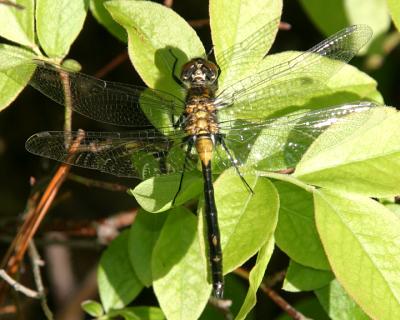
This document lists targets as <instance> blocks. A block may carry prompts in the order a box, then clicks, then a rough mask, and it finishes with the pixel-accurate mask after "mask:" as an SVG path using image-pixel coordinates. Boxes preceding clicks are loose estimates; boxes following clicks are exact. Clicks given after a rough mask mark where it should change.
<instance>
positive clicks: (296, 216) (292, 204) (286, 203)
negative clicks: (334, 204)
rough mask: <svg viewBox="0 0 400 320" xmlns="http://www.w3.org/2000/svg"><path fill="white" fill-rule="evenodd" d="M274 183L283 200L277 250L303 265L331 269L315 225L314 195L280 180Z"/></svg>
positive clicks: (276, 234)
mask: <svg viewBox="0 0 400 320" xmlns="http://www.w3.org/2000/svg"><path fill="white" fill-rule="evenodd" d="M274 184H275V187H276V188H277V189H278V192H279V198H280V209H279V219H278V225H277V227H276V231H275V239H276V243H277V245H278V247H279V248H280V249H281V250H282V251H284V252H285V253H286V254H287V255H288V256H289V257H290V258H291V259H293V260H294V261H296V262H298V263H300V264H302V265H305V266H308V267H312V268H315V269H323V270H329V269H330V267H329V263H328V260H327V259H326V256H325V253H324V249H323V247H322V244H321V241H320V239H319V235H318V233H317V229H316V226H315V221H314V206H313V199H312V194H310V193H309V192H306V191H305V190H303V189H301V188H299V187H297V186H295V185H293V184H290V183H287V182H282V181H277V182H275V183H274Z"/></svg>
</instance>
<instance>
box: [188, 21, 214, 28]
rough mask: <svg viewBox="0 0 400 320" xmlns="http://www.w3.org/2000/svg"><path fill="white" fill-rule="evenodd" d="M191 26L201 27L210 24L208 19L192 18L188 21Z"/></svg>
mask: <svg viewBox="0 0 400 320" xmlns="http://www.w3.org/2000/svg"><path fill="white" fill-rule="evenodd" d="M188 23H189V25H191V26H192V27H193V28H202V27H204V26H208V25H209V24H210V19H194V20H189V21H188Z"/></svg>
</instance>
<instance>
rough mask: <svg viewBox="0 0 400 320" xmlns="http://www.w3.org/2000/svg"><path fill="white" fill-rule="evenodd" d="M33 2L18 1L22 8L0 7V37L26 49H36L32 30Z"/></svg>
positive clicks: (26, 0)
mask: <svg viewBox="0 0 400 320" xmlns="http://www.w3.org/2000/svg"><path fill="white" fill-rule="evenodd" d="M34 3H35V2H34V1H33V0H19V1H18V4H20V5H22V6H23V7H24V8H23V9H22V10H19V9H17V8H14V7H12V6H7V5H0V21H1V24H0V36H1V37H3V38H6V39H8V40H10V41H13V42H16V43H19V44H22V45H24V46H27V47H31V48H33V47H36V44H35V30H34V21H35V19H34V13H33V10H34Z"/></svg>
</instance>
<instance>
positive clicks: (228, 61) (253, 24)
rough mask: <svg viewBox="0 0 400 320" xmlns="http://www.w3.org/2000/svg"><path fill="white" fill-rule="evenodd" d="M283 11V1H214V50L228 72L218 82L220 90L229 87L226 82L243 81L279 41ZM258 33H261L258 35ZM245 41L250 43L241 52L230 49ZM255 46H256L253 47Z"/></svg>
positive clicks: (212, 2)
mask: <svg viewBox="0 0 400 320" xmlns="http://www.w3.org/2000/svg"><path fill="white" fill-rule="evenodd" d="M281 12H282V0H272V1H267V2H266V1H264V0H253V1H231V0H219V1H215V0H214V1H210V27H211V35H212V39H213V45H214V51H215V54H216V57H217V63H218V64H221V63H222V62H224V63H223V67H224V69H225V70H222V71H223V73H222V74H221V76H220V77H219V79H218V83H219V87H220V89H223V88H224V87H225V86H224V83H225V81H224V79H227V80H229V82H233V81H234V80H239V79H240V78H242V77H243V76H244V75H245V74H246V71H248V70H249V69H250V67H251V65H254V64H256V63H259V62H260V61H261V60H262V58H263V57H264V56H265V54H266V53H267V52H268V51H269V49H270V48H271V46H272V43H273V41H274V39H275V35H276V33H277V31H278V24H279V18H280V16H281ZM256 30H259V32H257V34H254V32H255V31H256ZM244 40H246V41H247V42H245V43H244V44H243V45H242V46H240V48H239V47H237V49H239V50H230V48H231V47H232V46H234V45H237V44H238V43H242V42H243V41H244ZM255 40H257V41H255ZM255 43H257V46H256V47H254V46H253V45H254V44H255ZM226 50H229V52H227V51H226ZM222 58H223V61H222ZM238 62H239V63H238ZM240 65H241V66H242V67H240ZM221 66H222V65H221ZM243 67H244V68H243Z"/></svg>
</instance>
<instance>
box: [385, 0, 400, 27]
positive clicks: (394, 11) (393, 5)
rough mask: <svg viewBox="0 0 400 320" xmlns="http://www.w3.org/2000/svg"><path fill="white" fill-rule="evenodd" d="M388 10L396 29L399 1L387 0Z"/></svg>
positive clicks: (398, 25)
mask: <svg viewBox="0 0 400 320" xmlns="http://www.w3.org/2000/svg"><path fill="white" fill-rule="evenodd" d="M387 3H388V6H389V12H390V15H391V16H392V20H393V22H394V25H395V26H396V28H397V30H400V2H399V1H398V0H387Z"/></svg>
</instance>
